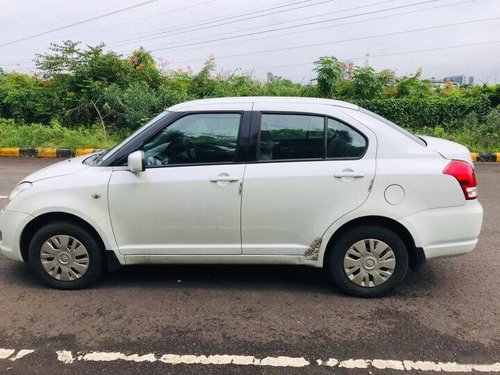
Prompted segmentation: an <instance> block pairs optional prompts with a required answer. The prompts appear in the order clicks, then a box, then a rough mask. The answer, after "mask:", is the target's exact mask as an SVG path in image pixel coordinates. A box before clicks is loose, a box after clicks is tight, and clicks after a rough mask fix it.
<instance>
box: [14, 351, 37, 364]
mask: <svg viewBox="0 0 500 375" xmlns="http://www.w3.org/2000/svg"><path fill="white" fill-rule="evenodd" d="M33 352H34V350H32V349H21V350H19V351H18V352H17V354H16V355H15V356H14V357H11V358H9V359H10V360H11V361H16V360H18V359H21V358H23V357H24V356H27V355H28V354H31V353H33Z"/></svg>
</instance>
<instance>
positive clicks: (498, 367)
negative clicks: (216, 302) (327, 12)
mask: <svg viewBox="0 0 500 375" xmlns="http://www.w3.org/2000/svg"><path fill="white" fill-rule="evenodd" d="M57 356H58V360H59V361H61V362H64V363H73V362H74V361H76V360H78V361H93V362H102V361H104V362H109V361H118V360H122V361H128V362H161V363H165V364H170V365H179V364H184V365H191V364H198V365H219V366H220V365H231V364H232V365H240V366H273V367H307V366H311V365H314V364H311V363H310V362H309V361H308V360H307V359H305V358H304V357H285V356H281V357H266V358H262V359H259V358H256V357H254V356H243V355H221V354H216V355H208V356H206V355H181V354H164V355H162V356H161V357H159V356H156V355H155V354H154V353H148V354H143V355H140V354H130V355H127V354H124V353H120V352H89V353H79V355H78V356H76V357H75V356H73V354H72V352H69V351H65V350H63V351H58V352H57ZM315 362H316V364H317V365H318V366H327V367H343V368H347V369H367V368H372V367H373V368H376V369H382V370H385V369H390V370H399V371H409V370H420V371H433V372H469V373H470V372H474V371H476V372H490V373H491V372H500V363H493V364H461V363H456V362H447V363H444V362H430V361H407V360H404V361H399V360H385V359H347V360H343V361H339V360H338V359H336V358H329V359H327V360H321V359H317V360H316V361H315Z"/></svg>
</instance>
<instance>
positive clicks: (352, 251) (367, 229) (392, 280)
mask: <svg viewBox="0 0 500 375" xmlns="http://www.w3.org/2000/svg"><path fill="white" fill-rule="evenodd" d="M328 255H329V257H328V259H327V260H328V270H329V272H330V275H331V277H332V278H333V281H334V282H335V283H336V284H337V286H338V287H339V288H340V289H342V291H344V292H345V293H348V294H351V295H354V296H357V297H378V296H381V295H383V294H386V293H388V292H390V291H391V290H392V289H394V288H395V287H396V285H398V284H399V283H400V282H401V281H402V280H403V279H404V277H405V275H406V272H407V270H408V251H407V248H406V245H405V243H404V241H403V240H402V239H401V237H400V236H398V235H397V234H396V233H394V232H393V231H392V230H390V229H387V228H384V227H379V226H362V227H357V228H354V229H351V230H349V231H348V232H346V233H344V234H343V235H342V236H341V237H340V238H338V239H337V240H336V241H335V242H334V243H333V244H332V248H331V249H330V251H329V253H328Z"/></svg>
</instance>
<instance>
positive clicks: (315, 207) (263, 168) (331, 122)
mask: <svg viewBox="0 0 500 375" xmlns="http://www.w3.org/2000/svg"><path fill="white" fill-rule="evenodd" d="M299 108H300V109H299ZM254 109H255V110H257V111H258V112H257V113H254V117H256V118H257V119H258V120H257V121H255V122H256V127H255V128H253V131H252V133H253V134H254V136H255V142H254V143H255V144H256V162H254V163H249V164H248V165H247V167H246V170H245V179H244V183H243V200H242V252H243V254H248V255H250V254H251V255H304V253H305V252H306V250H307V249H308V248H309V247H310V246H311V245H312V244H313V243H315V242H316V241H317V239H320V238H321V237H322V236H323V233H324V232H325V231H326V230H327V228H328V227H329V226H330V225H331V224H332V223H333V222H334V221H335V220H337V219H338V218H340V217H341V216H343V215H345V214H346V213H348V212H349V211H352V210H354V209H356V208H357V207H359V206H361V205H362V204H363V202H364V201H365V200H366V199H367V197H368V194H369V191H370V186H371V184H372V180H373V178H374V175H375V152H376V139H375V135H374V134H373V133H372V132H371V131H370V130H369V129H368V128H366V127H364V126H363V125H362V124H360V123H357V122H355V121H354V120H353V119H351V118H349V117H347V116H346V115H344V114H343V113H342V112H340V111H335V110H334V107H333V106H315V105H308V106H296V107H295V108H294V109H293V111H294V112H291V111H288V112H284V111H283V109H282V106H281V105H279V104H267V105H266V104H263V103H256V104H255V106H254ZM297 110H299V112H297ZM353 123H355V125H356V126H354V125H353Z"/></svg>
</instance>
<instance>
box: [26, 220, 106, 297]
mask: <svg viewBox="0 0 500 375" xmlns="http://www.w3.org/2000/svg"><path fill="white" fill-rule="evenodd" d="M29 264H30V266H31V268H32V269H33V271H34V272H35V273H36V274H37V276H39V277H40V279H41V280H42V281H43V282H44V283H45V284H47V285H49V286H51V287H53V288H57V289H81V288H85V287H87V286H89V285H91V284H94V283H96V282H97V281H99V279H100V278H101V277H102V274H103V273H104V256H103V250H102V249H101V245H100V243H99V241H98V240H97V239H96V238H95V236H94V235H93V233H90V232H89V231H88V230H86V229H85V228H83V227H81V226H80V225H77V224H75V223H69V222H53V223H50V224H47V225H45V226H43V227H41V228H40V229H39V230H38V231H37V232H36V233H35V234H34V236H33V238H32V239H31V241H30V245H29Z"/></svg>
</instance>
